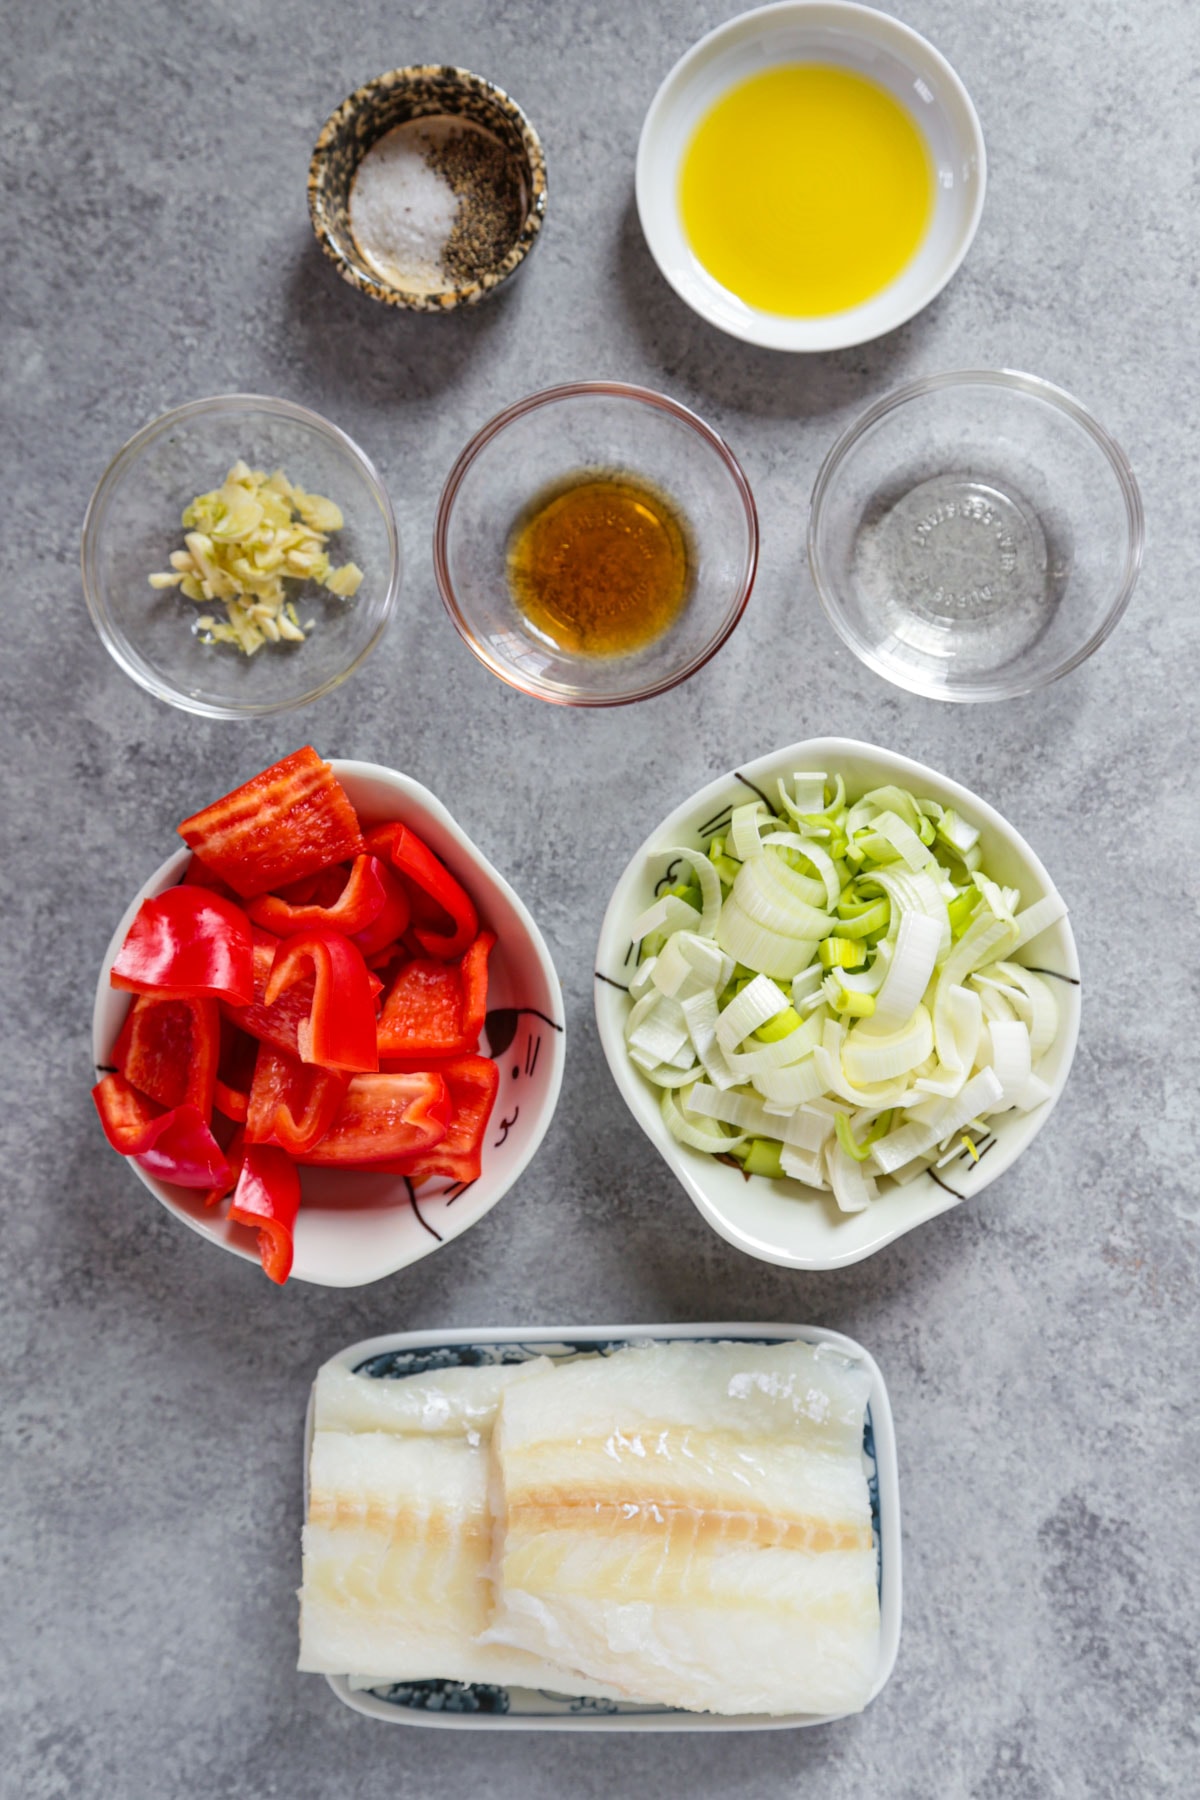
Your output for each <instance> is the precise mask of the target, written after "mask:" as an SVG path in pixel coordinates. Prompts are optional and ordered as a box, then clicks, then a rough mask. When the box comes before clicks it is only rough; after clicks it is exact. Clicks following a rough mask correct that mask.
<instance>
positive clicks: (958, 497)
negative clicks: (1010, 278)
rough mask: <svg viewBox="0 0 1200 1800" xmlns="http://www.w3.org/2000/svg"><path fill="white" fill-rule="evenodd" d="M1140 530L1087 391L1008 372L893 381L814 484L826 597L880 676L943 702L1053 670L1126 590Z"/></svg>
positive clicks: (816, 550) (1103, 621) (817, 559)
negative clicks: (1085, 401)
mask: <svg viewBox="0 0 1200 1800" xmlns="http://www.w3.org/2000/svg"><path fill="white" fill-rule="evenodd" d="M1143 542H1144V530H1143V520H1142V502H1141V496H1140V494H1139V492H1138V486H1137V482H1136V481H1135V480H1134V476H1133V471H1132V470H1131V468H1130V467H1129V464H1128V462H1127V461H1126V459H1125V456H1124V455H1123V453H1122V451H1121V450H1120V449H1119V447H1118V446H1117V445H1116V444H1115V443H1114V442H1113V440H1112V438H1110V437H1109V435H1108V433H1107V432H1106V431H1104V430H1103V428H1102V427H1101V426H1100V425H1098V424H1097V422H1096V420H1095V419H1093V417H1092V416H1091V414H1090V413H1089V412H1087V411H1086V410H1085V409H1084V408H1083V407H1082V406H1080V404H1079V402H1078V401H1077V400H1073V399H1072V398H1071V396H1070V395H1069V394H1067V393H1064V392H1063V390H1062V389H1061V388H1057V387H1053V386H1052V385H1051V384H1050V383H1049V382H1048V381H1041V380H1039V379H1038V377H1037V376H1034V375H1021V374H1017V373H1016V372H1014V371H1012V370H1009V369H995V370H991V369H983V370H963V371H960V372H956V373H953V374H947V375H934V376H930V377H927V378H925V379H923V380H920V381H914V382H912V383H910V384H909V385H908V386H907V387H903V388H898V389H897V390H896V392H895V393H894V394H888V395H887V396H885V398H884V399H882V400H880V401H879V402H878V403H877V404H876V405H875V406H873V407H872V408H871V409H870V411H869V412H867V413H865V414H864V415H863V417H862V418H861V419H859V420H858V422H857V424H855V425H853V426H851V428H850V430H849V431H847V432H846V433H845V435H844V436H843V437H841V438H840V439H839V440H838V442H837V443H836V444H835V445H834V447H833V449H832V450H831V451H830V452H829V455H828V456H827V457H826V458H825V461H824V463H823V464H822V467H821V470H820V473H819V474H818V476H817V480H816V485H815V487H814V488H813V496H812V511H811V516H810V520H809V528H808V555H809V562H810V563H811V566H812V573H813V580H814V581H815V583H816V587H817V592H818V594H819V595H820V597H821V604H822V605H823V606H824V608H825V611H826V612H827V614H828V615H829V618H830V620H831V622H832V624H833V625H834V627H835V628H836V630H837V631H838V632H839V633H840V635H841V636H842V638H844V640H845V641H846V643H847V644H849V646H850V648H851V649H852V650H853V651H854V653H855V655H856V656H858V657H859V658H861V660H862V661H863V662H865V663H866V664H867V666H868V667H869V668H872V669H874V670H875V672H876V674H878V675H882V676H884V678H885V679H886V680H888V681H892V682H895V684H896V685H897V686H898V687H902V688H907V689H908V691H909V692H910V693H914V694H924V695H925V696H926V697H927V698H929V699H934V700H1005V699H1012V698H1014V697H1015V696H1016V695H1018V694H1028V693H1032V692H1033V691H1034V689H1036V688H1039V687H1044V686H1046V685H1047V684H1048V683H1049V682H1051V681H1056V680H1057V679H1058V677H1059V676H1060V675H1065V674H1066V673H1067V671H1068V670H1070V669H1073V668H1075V667H1076V666H1077V665H1078V664H1079V663H1081V662H1082V661H1083V660H1084V658H1085V657H1087V656H1090V655H1091V653H1092V651H1093V650H1095V649H1096V648H1097V646H1098V645H1100V644H1102V643H1103V642H1104V640H1105V638H1106V637H1107V636H1108V634H1109V632H1110V631H1111V630H1112V629H1113V627H1114V626H1115V625H1116V623H1117V621H1118V619H1119V618H1120V617H1121V614H1122V613H1123V612H1124V610H1125V608H1126V606H1127V605H1128V603H1129V597H1130V595H1131V594H1132V592H1133V589H1134V586H1135V584H1136V582H1137V577H1138V571H1139V569H1140V567H1141V561H1142V548H1143Z"/></svg>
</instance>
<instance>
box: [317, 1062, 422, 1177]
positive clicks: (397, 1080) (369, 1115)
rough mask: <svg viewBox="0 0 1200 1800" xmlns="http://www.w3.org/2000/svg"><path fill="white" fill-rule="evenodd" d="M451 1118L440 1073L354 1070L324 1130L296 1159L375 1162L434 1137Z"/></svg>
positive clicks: (335, 1164)
mask: <svg viewBox="0 0 1200 1800" xmlns="http://www.w3.org/2000/svg"><path fill="white" fill-rule="evenodd" d="M449 1120H450V1094H449V1090H448V1089H447V1086H446V1083H445V1081H444V1080H443V1079H442V1076H441V1074H440V1073H438V1074H434V1073H433V1071H432V1070H429V1069H416V1070H412V1071H408V1072H406V1073H404V1074H394V1075H393V1074H385V1075H355V1076H353V1077H352V1078H351V1081H350V1086H349V1087H348V1088H347V1089H346V1095H345V1098H344V1099H343V1101H342V1104H341V1106H340V1107H339V1108H338V1111H337V1116H336V1118H335V1119H334V1121H333V1124H332V1125H331V1126H330V1128H329V1130H328V1131H327V1132H326V1134H325V1136H324V1137H323V1138H322V1139H321V1141H320V1143H318V1144H315V1145H314V1146H313V1148H312V1149H311V1150H306V1151H305V1152H304V1154H303V1155H302V1156H300V1157H299V1158H298V1160H299V1161H300V1162H303V1163H309V1164H312V1165H314V1166H315V1167H317V1168H331V1167H332V1168H369V1167H378V1166H379V1165H380V1164H386V1163H390V1162H392V1161H394V1160H395V1158H396V1157H399V1156H409V1155H413V1154H415V1153H416V1152H417V1151H419V1150H423V1149H428V1148H429V1147H430V1146H431V1145H433V1144H436V1143H438V1142H439V1140H440V1139H441V1138H443V1137H444V1136H445V1135H446V1127H447V1125H448V1123H449Z"/></svg>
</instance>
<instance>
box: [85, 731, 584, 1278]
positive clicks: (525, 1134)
mask: <svg viewBox="0 0 1200 1800" xmlns="http://www.w3.org/2000/svg"><path fill="white" fill-rule="evenodd" d="M332 768H333V772H334V774H335V775H336V776H337V778H338V780H339V781H340V782H341V783H342V786H343V787H344V788H345V790H346V793H347V794H348V795H349V797H350V801H351V804H352V805H353V806H354V808H355V810H356V811H357V812H358V815H359V817H360V818H361V819H362V821H363V823H364V824H365V825H366V826H368V827H369V826H371V825H375V824H379V823H382V822H383V821H385V820H389V819H401V820H403V822H404V823H405V824H406V825H411V826H412V828H413V830H414V831H415V832H416V833H417V835H418V837H420V838H422V839H423V840H424V842H425V843H427V844H428V845H429V848H430V849H431V850H432V851H433V852H434V854H435V855H436V856H438V857H440V858H441V860H442V861H443V862H444V863H445V865H446V867H447V868H448V869H449V870H450V872H451V874H453V875H455V876H456V877H457V878H458V880H459V881H460V882H461V883H462V885H463V887H465V888H466V890H467V892H468V893H469V894H470V896H471V898H472V900H474V902H475V905H476V909H477V911H478V913H479V922H480V924H481V925H482V926H485V927H487V928H489V929H490V930H492V931H494V932H495V933H496V944H495V947H494V949H493V950H492V953H491V956H490V957H489V959H488V1011H487V1019H486V1023H485V1026H484V1034H483V1039H482V1041H481V1044H480V1049H481V1051H482V1052H483V1053H484V1054H485V1055H490V1056H491V1057H492V1058H493V1059H494V1060H495V1061H496V1063H497V1065H498V1066H499V1069H500V1085H499V1088H498V1090H497V1093H496V1103H495V1106H494V1108H493V1110H492V1116H491V1119H490V1120H489V1123H488V1129H487V1137H486V1139H485V1144H484V1151H483V1166H482V1170H481V1173H480V1176H479V1179H478V1181H474V1182H471V1183H470V1184H469V1185H468V1186H466V1187H464V1186H462V1184H461V1183H458V1182H452V1181H449V1180H448V1179H447V1178H445V1177H442V1176H432V1177H431V1178H430V1179H429V1180H428V1181H424V1182H421V1183H420V1185H419V1186H417V1187H416V1188H414V1187H413V1185H412V1184H411V1183H410V1182H409V1181H408V1180H407V1178H406V1177H405V1176H403V1175H390V1174H382V1173H380V1174H370V1173H366V1172H359V1171H355V1170H342V1169H313V1168H305V1169H301V1171H300V1186H301V1205H300V1216H299V1218H298V1219H297V1221H296V1233H295V1260H294V1262H293V1265H292V1272H291V1275H290V1276H289V1280H291V1281H310V1282H313V1283H314V1284H315V1285H317V1286H319V1287H362V1286H364V1285H365V1284H366V1283H367V1282H371V1281H379V1280H381V1279H382V1277H383V1276H385V1275H392V1274H394V1273H395V1272H396V1270H397V1269H404V1268H407V1267H408V1265H409V1264H410V1263H414V1262H419V1261H420V1259H421V1258H422V1257H423V1256H428V1255H430V1253H431V1252H432V1251H434V1250H436V1249H438V1248H439V1247H440V1246H441V1245H442V1244H445V1243H449V1242H450V1241H451V1239H453V1238H456V1237H461V1235H462V1233H463V1232H464V1231H466V1230H467V1228H468V1227H469V1226H471V1225H474V1224H475V1223H476V1221H477V1220H479V1219H481V1218H482V1217H483V1215H484V1214H485V1213H486V1212H490V1211H491V1209H492V1207H493V1206H495V1204H496V1202H497V1201H498V1200H499V1199H501V1197H502V1196H503V1195H504V1194H506V1193H507V1192H508V1190H509V1188H510V1187H511V1186H512V1184H513V1182H514V1181H516V1179H517V1177H518V1176H519V1175H520V1174H521V1172H522V1170H523V1169H524V1168H525V1167H526V1165H527V1164H528V1162H529V1161H530V1159H531V1157H532V1156H533V1154H534V1152H535V1151H536V1149H537V1147H538V1145H539V1144H540V1143H541V1141H542V1139H543V1138H544V1137H545V1135H546V1131H547V1129H548V1128H549V1124H550V1120H551V1117H552V1116H553V1113H554V1108H555V1106H556V1104H557V1102H558V1094H559V1089H560V1088H561V1086H562V1072H563V1062H564V1057H565V1052H566V1027H565V1020H564V1014H563V1004H562V989H561V987H560V984H559V980H558V974H557V971H556V970H555V967H554V963H553V961H552V960H551V956H550V952H549V950H548V949H547V948H546V940H545V939H544V938H543V936H542V934H541V932H540V931H539V930H538V928H537V926H536V925H535V924H534V921H533V918H532V917H531V915H530V913H529V910H528V908H527V907H526V906H525V905H524V903H523V902H522V901H521V900H520V899H519V898H518V896H517V895H516V894H515V893H514V891H513V889H512V888H511V887H510V886H509V885H508V883H507V881H505V879H504V877H503V876H502V875H501V874H500V873H499V872H498V871H497V870H496V869H494V868H493V867H492V865H491V863H490V862H488V860H487V858H486V857H485V856H484V854H483V852H482V851H481V850H480V849H479V848H478V847H477V846H476V845H475V844H473V843H472V842H471V839H470V838H469V837H468V836H467V834H466V832H465V831H464V830H463V829H462V827H461V826H460V825H459V824H457V823H456V821H455V820H454V818H453V817H452V816H451V814H450V813H449V812H448V811H447V809H446V808H445V807H444V806H443V805H442V803H441V801H440V800H438V799H437V798H436V797H435V796H434V795H433V794H431V793H430V792H429V789H428V788H425V787H422V786H421V783H420V782H419V781H413V780H412V779H411V777H410V776H408V775H401V774H400V773H399V772H398V771H397V770H395V769H385V768H381V767H380V766H379V765H378V764H376V763H361V762H342V761H338V760H336V759H335V760H334V761H333V763H332ZM190 856H191V852H190V851H189V850H177V851H176V852H175V854H174V855H173V856H171V857H169V858H168V859H167V861H166V862H165V863H163V865H162V867H161V868H159V869H157V870H156V871H155V873H154V874H153V875H152V876H151V877H150V879H149V881H147V882H146V883H145V884H144V885H143V886H142V887H141V888H139V889H138V891H137V893H136V894H135V895H134V897H133V899H132V900H131V901H130V903H129V906H128V908H127V909H126V912H125V915H124V917H123V918H122V919H121V922H120V924H119V925H118V926H117V929H116V931H115V932H114V933H113V937H112V941H111V943H110V944H109V946H108V949H107V950H106V951H105V954H104V961H103V963H102V965H101V969H100V979H99V983H98V985H97V988H96V1002H95V1008H94V1011H93V1017H92V1057H93V1060H94V1062H95V1065H96V1070H97V1078H98V1077H99V1074H100V1073H102V1072H103V1071H104V1070H105V1069H106V1068H107V1067H109V1066H110V1065H109V1062H108V1058H109V1056H110V1055H111V1053H112V1048H113V1045H114V1043H115V1042H116V1039H117V1034H118V1032H119V1031H120V1029H121V1026H122V1024H123V1023H124V1020H125V1015H126V1013H127V1012H128V1010H129V1005H130V996H129V995H128V994H125V993H118V992H117V991H116V990H115V989H114V988H111V987H110V986H109V983H108V973H109V970H110V968H111V967H112V964H113V960H114V958H115V957H116V954H117V952H118V950H119V949H120V947H121V945H122V944H123V943H124V941H125V937H126V934H127V933H128V931H129V927H130V926H131V925H132V923H133V920H134V916H135V914H136V913H137V910H138V908H139V906H140V905H141V904H142V901H143V900H145V899H147V898H149V897H150V896H151V895H154V894H161V893H162V892H163V891H164V889H166V888H168V887H171V886H173V885H174V883H175V882H177V881H179V880H180V879H181V877H182V875H183V872H184V870H185V869H186V867H187V864H188V861H189V859H190ZM130 1167H131V1169H132V1170H133V1173H134V1174H135V1175H137V1176H138V1178H139V1179H140V1180H141V1181H142V1182H143V1183H144V1185H145V1186H146V1187H148V1188H149V1189H150V1192H151V1193H152V1194H153V1195H154V1196H155V1198H156V1199H157V1200H159V1201H161V1202H162V1204H163V1205H164V1206H165V1207H166V1209H167V1211H168V1212H170V1213H173V1214H174V1216H175V1217H176V1218H177V1219H179V1220H180V1222H181V1223H182V1224H184V1225H186V1226H188V1228H189V1229H190V1230H192V1231H195V1232H198V1233H199V1235H200V1236H201V1237H203V1238H207V1239H208V1241H209V1243H211V1244H216V1245H218V1246H219V1247H220V1248H221V1249H222V1250H230V1251H232V1252H233V1254H234V1255H235V1256H240V1257H243V1258H244V1259H245V1260H246V1261H247V1262H251V1263H255V1264H257V1262H258V1260H259V1259H258V1252H257V1249H256V1248H255V1242H254V1233H253V1232H250V1231H247V1230H244V1229H243V1228H241V1227H239V1226H236V1225H230V1224H229V1222H228V1221H227V1220H226V1219H225V1217H224V1209H223V1208H218V1207H213V1208H208V1207H206V1206H205V1205H204V1202H203V1200H202V1199H201V1198H200V1197H199V1196H198V1195H197V1194H196V1193H195V1192H190V1191H189V1190H188V1189H187V1188H179V1187H172V1186H171V1185H170V1184H169V1183H167V1182H165V1181H158V1180H156V1179H155V1178H154V1177H153V1176H151V1175H147V1174H146V1173H145V1171H144V1170H143V1169H140V1168H139V1167H138V1165H137V1163H135V1162H133V1161H130Z"/></svg>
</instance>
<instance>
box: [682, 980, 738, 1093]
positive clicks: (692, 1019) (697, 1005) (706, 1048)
mask: <svg viewBox="0 0 1200 1800" xmlns="http://www.w3.org/2000/svg"><path fill="white" fill-rule="evenodd" d="M682 1005H683V1016H684V1018H685V1019H686V1020H687V1028H688V1034H689V1036H690V1037H691V1040H692V1045H693V1047H694V1049H695V1052H696V1055H697V1056H698V1057H699V1058H700V1061H701V1063H702V1064H703V1066H704V1073H705V1074H706V1075H707V1076H708V1079H709V1080H710V1081H711V1082H712V1083H713V1085H714V1086H715V1087H719V1088H730V1087H733V1086H734V1085H735V1083H736V1081H737V1077H736V1076H735V1075H734V1073H733V1071H732V1069H731V1068H730V1067H729V1064H728V1063H727V1062H726V1060H725V1052H724V1051H723V1050H722V1049H721V1046H720V1045H719V1044H718V1042H717V1020H718V1019H719V1018H720V1013H719V1011H718V1008H717V996H716V995H715V994H714V993H713V992H711V990H710V991H707V992H705V993H703V994H693V995H692V997H691V998H690V999H689V1000H684V1001H683V1002H682Z"/></svg>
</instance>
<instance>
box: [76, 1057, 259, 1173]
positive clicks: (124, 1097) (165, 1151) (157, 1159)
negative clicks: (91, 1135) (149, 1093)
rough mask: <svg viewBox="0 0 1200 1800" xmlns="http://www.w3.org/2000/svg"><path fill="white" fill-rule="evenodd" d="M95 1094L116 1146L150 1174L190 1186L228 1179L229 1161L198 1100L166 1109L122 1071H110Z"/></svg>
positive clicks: (105, 1132) (94, 1098)
mask: <svg viewBox="0 0 1200 1800" xmlns="http://www.w3.org/2000/svg"><path fill="white" fill-rule="evenodd" d="M92 1099H93V1100H94V1101H95V1102H96V1111H97V1112H98V1113H99V1114H100V1123H101V1124H102V1125H103V1127H104V1135H105V1137H106V1138H107V1139H108V1141H109V1143H110V1144H111V1145H112V1147H113V1149H114V1150H119V1151H120V1153H121V1155H122V1156H131V1157H132V1158H133V1159H134V1161H135V1162H136V1163H137V1164H138V1165H139V1167H140V1168H143V1169H145V1171H146V1173H147V1174H148V1175H157V1176H158V1178H159V1179H160V1180H161V1181H172V1182H174V1183H175V1185H176V1187H188V1188H211V1187H213V1186H215V1185H216V1183H217V1182H219V1181H223V1180H224V1178H225V1175H226V1173H227V1169H228V1165H227V1163H226V1161H225V1158H224V1156H223V1155H222V1153H221V1146H220V1145H219V1144H218V1143H217V1140H216V1138H215V1137H214V1136H213V1134H212V1132H211V1131H210V1130H209V1128H208V1126H207V1124H206V1123H205V1121H204V1120H203V1119H202V1118H201V1116H200V1114H199V1113H198V1112H197V1111H196V1108H195V1107H194V1106H173V1107H171V1108H170V1109H169V1111H166V1112H164V1111H163V1110H162V1108H161V1107H160V1106H158V1104H157V1103H156V1102H155V1101H153V1100H148V1099H147V1098H146V1096H145V1095H144V1094H139V1093H138V1091H137V1089H136V1088H135V1087H133V1086H132V1085H131V1084H130V1083H129V1082H128V1081H126V1079H125V1077H124V1076H123V1075H105V1076H104V1078H103V1079H102V1080H101V1081H98V1082H97V1083H96V1085H95V1087H94V1088H93V1089H92Z"/></svg>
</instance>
